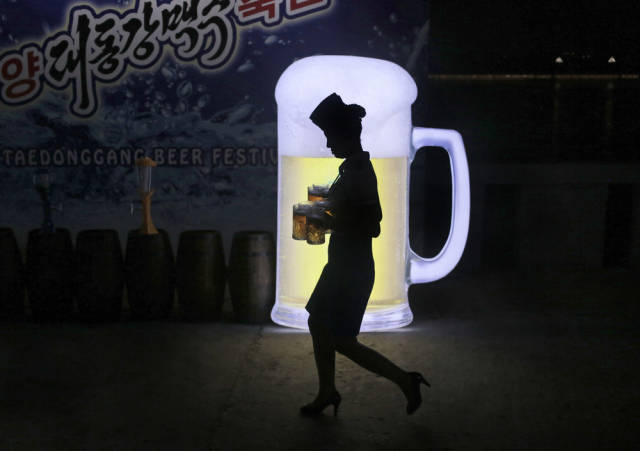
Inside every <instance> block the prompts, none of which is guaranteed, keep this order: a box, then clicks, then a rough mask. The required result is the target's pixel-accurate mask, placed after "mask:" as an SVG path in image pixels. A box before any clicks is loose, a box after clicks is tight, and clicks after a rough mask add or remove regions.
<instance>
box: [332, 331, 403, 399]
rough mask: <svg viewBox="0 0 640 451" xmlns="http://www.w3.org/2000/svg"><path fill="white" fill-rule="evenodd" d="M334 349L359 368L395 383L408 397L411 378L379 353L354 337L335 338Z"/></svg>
mask: <svg viewBox="0 0 640 451" xmlns="http://www.w3.org/2000/svg"><path fill="white" fill-rule="evenodd" d="M335 349H336V351H338V352H339V353H340V354H343V355H345V356H346V357H348V358H349V359H351V360H353V361H354V362H355V363H357V364H358V365H360V366H361V367H363V368H365V369H367V370H369V371H371V372H373V373H375V374H379V375H380V376H383V377H385V378H387V379H389V380H390V381H392V382H394V383H396V385H398V387H400V389H401V390H402V392H403V393H404V394H405V395H406V396H408V393H409V390H410V387H411V376H410V375H409V373H407V372H406V371H404V370H402V369H401V368H400V367H399V366H397V365H396V364H395V363H393V362H392V361H391V360H389V359H387V358H386V357H385V356H383V355H382V354H380V353H379V352H377V351H375V350H373V349H371V348H369V347H367V346H365V345H363V344H362V343H360V342H359V341H358V339H357V338H356V337H335Z"/></svg>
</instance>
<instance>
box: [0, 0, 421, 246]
mask: <svg viewBox="0 0 640 451" xmlns="http://www.w3.org/2000/svg"><path fill="white" fill-rule="evenodd" d="M427 6H428V5H427V2H426V1H424V0H410V1H403V2H396V1H392V0H384V1H376V2H354V1H347V0H235V1H234V0H173V1H163V0H135V1H129V0H95V1H92V2H79V1H67V0H60V1H56V2H51V1H48V0H46V1H45V0H2V1H0V87H1V88H0V102H1V103H0V205H2V208H1V209H0V226H2V227H12V228H13V229H14V231H15V232H16V235H17V236H18V239H19V241H20V244H21V246H24V244H25V240H26V235H27V233H28V231H29V230H30V229H33V228H37V227H39V226H40V224H41V223H42V210H41V205H40V201H39V197H38V194H37V192H36V190H35V188H34V186H33V174H34V173H35V171H36V170H37V169H39V168H48V169H49V170H50V172H51V173H52V174H53V175H54V183H53V187H52V197H53V199H52V201H53V204H54V205H58V204H60V203H62V207H63V208H62V211H54V213H53V220H54V224H55V225H56V226H58V227H66V228H69V229H71V231H72V232H73V233H77V232H78V231H80V230H84V229H91V228H114V229H117V230H119V231H120V233H121V239H122V238H124V237H125V236H126V235H125V232H126V231H127V230H130V229H133V228H135V227H138V226H139V225H140V222H141V221H140V217H139V214H140V213H139V212H136V211H135V209H134V210H133V212H134V216H132V213H131V212H132V208H131V205H132V203H133V204H134V205H135V204H136V203H138V204H139V195H138V192H137V188H138V181H137V177H136V171H135V166H134V163H135V160H136V159H137V158H140V157H142V156H149V157H151V158H152V159H153V160H155V161H156V162H157V164H158V166H157V167H155V168H153V173H152V174H153V175H152V187H153V188H154V189H155V190H156V192H155V194H154V196H153V204H152V205H153V209H152V215H153V218H154V222H155V224H156V226H157V227H158V228H163V229H166V230H167V231H168V232H169V233H170V235H171V238H172V242H173V244H174V246H177V236H178V234H179V233H180V232H181V231H184V230H190V229H215V230H219V231H220V232H222V234H223V237H224V239H225V243H226V247H227V251H228V246H229V242H230V238H231V235H232V234H233V232H235V231H239V230H247V229H264V230H269V231H272V232H275V227H276V189H277V154H276V139H277V136H276V103H275V99H274V89H275V85H276V82H277V80H278V77H279V76H280V74H281V73H282V72H283V71H284V70H285V69H286V68H287V67H288V66H289V65H290V64H291V63H293V62H294V61H295V60H297V59H300V58H303V57H306V56H311V55H316V54H345V55H360V56H369V57H375V58H382V59H386V60H389V61H393V62H395V63H397V64H399V65H401V66H403V67H404V68H405V69H407V70H408V71H409V72H410V73H411V74H412V75H413V76H414V78H415V79H416V82H417V83H418V84H419V85H420V83H421V81H423V80H426V41H427V35H428V28H429V21H428V8H427ZM318 76H319V77H321V76H322V74H318ZM328 94H329V93H328ZM329 155H330V153H329V151H328V150H327V156H329Z"/></svg>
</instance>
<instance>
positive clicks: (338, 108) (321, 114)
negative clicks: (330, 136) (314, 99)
mask: <svg viewBox="0 0 640 451" xmlns="http://www.w3.org/2000/svg"><path fill="white" fill-rule="evenodd" d="M364 115H365V111H364V108H362V107H361V106H359V105H346V104H345V103H344V102H343V101H342V98H341V97H340V96H339V95H338V94H336V93H335V92H334V93H332V94H331V95H329V96H327V97H326V98H325V99H324V100H323V101H322V102H320V103H319V104H318V106H317V107H316V108H315V109H314V110H313V112H312V113H311V116H309V119H311V121H312V122H313V123H314V124H316V125H317V126H318V127H320V128H321V129H322V130H324V131H326V130H331V129H335V128H336V127H340V126H344V121H345V120H348V119H351V118H353V117H354V116H357V117H358V118H363V117H364Z"/></svg>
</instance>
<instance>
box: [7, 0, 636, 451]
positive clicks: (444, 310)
mask: <svg viewBox="0 0 640 451" xmlns="http://www.w3.org/2000/svg"><path fill="white" fill-rule="evenodd" d="M347 1H351V0H336V3H337V4H338V5H337V6H336V8H335V11H333V12H332V13H331V14H332V15H331V21H332V22H331V23H330V24H329V23H327V24H324V25H323V22H322V20H320V21H318V22H310V23H309V24H303V25H292V26H290V27H288V28H287V29H286V33H287V36H288V37H289V38H292V41H294V45H293V46H289V47H285V46H283V47H278V48H276V47H269V48H262V47H260V46H259V45H257V44H253V45H254V47H251V48H250V46H249V44H248V42H249V40H251V39H253V42H254V43H258V44H259V43H261V42H263V41H264V38H265V37H266V36H267V35H268V34H269V33H268V32H263V31H262V30H259V29H255V30H252V31H251V32H250V33H247V34H245V35H244V38H243V39H244V43H243V44H241V47H240V48H241V49H242V53H241V54H239V55H238V58H237V60H236V61H234V67H233V69H232V70H230V71H229V72H227V73H226V75H225V76H224V77H227V80H236V81H238V83H239V84H241V85H242V88H238V85H236V84H234V83H233V82H232V81H227V84H228V86H227V85H225V84H224V83H222V82H220V84H219V85H216V86H215V90H216V92H217V93H218V95H219V97H218V98H217V100H216V102H217V103H216V104H215V107H214V106H213V105H211V106H210V110H207V113H209V114H212V115H214V116H213V117H215V113H216V111H215V108H218V107H223V109H227V108H230V109H233V108H236V107H237V106H238V100H237V97H238V95H240V94H242V95H244V94H245V92H246V93H247V94H249V96H250V100H248V101H247V102H246V103H251V104H252V108H253V109H251V110H250V111H252V114H250V115H248V116H246V117H243V118H242V120H243V121H246V122H247V123H251V124H252V125H256V122H257V124H264V123H267V122H268V121H275V103H274V102H271V103H268V102H263V104H260V100H259V96H260V93H261V92H265V90H270V89H271V86H272V85H273V84H275V81H276V79H277V76H278V74H279V73H280V72H281V71H282V69H283V68H284V67H286V65H288V64H289V62H290V60H291V58H292V57H293V56H295V55H297V54H298V53H300V51H301V49H304V48H305V47H310V46H317V47H318V48H321V52H322V53H331V52H333V51H336V52H339V53H343V52H342V51H341V49H343V48H344V46H345V45H346V44H345V43H348V44H349V45H352V46H353V52H352V53H357V54H361V55H363V56H378V57H383V55H381V52H382V51H383V50H381V49H384V52H386V53H385V54H384V57H386V58H387V59H391V60H393V61H396V62H398V63H399V64H401V65H405V64H406V62H407V58H408V53H409V50H407V49H409V48H410V46H411V45H413V43H412V39H413V38H414V37H415V36H416V34H417V33H418V31H419V28H420V27H421V26H423V25H424V23H425V21H426V19H427V18H429V19H430V21H429V35H428V41H427V43H426V46H425V48H424V49H423V50H422V51H421V52H420V55H419V58H418V59H417V61H416V64H415V66H413V68H412V70H411V72H412V75H413V76H414V78H415V79H416V82H417V84H418V88H419V96H418V99H417V101H416V103H415V104H414V106H413V110H412V111H413V122H414V125H416V126H427V127H436V128H450V129H455V130H458V131H459V132H460V133H461V135H462V136H463V138H464V142H465V147H466V151H467V157H468V161H469V168H470V177H471V196H472V197H471V221H470V229H469V238H468V241H467V246H466V248H465V253H464V255H463V257H462V259H461V261H460V263H459V264H458V266H457V267H456V268H455V269H454V270H453V272H452V273H451V274H449V275H448V276H447V277H445V278H444V279H442V280H439V281H436V282H434V283H430V284H422V285H414V286H411V287H410V288H409V301H410V304H411V308H412V310H413V312H414V314H415V321H414V323H413V324H411V325H410V326H409V327H406V328H403V329H402V330H398V331H394V332H385V333H367V334H361V335H360V337H359V339H360V340H361V341H362V342H363V343H365V344H367V345H372V346H373V347H374V348H375V349H377V350H379V351H381V352H383V353H384V354H385V355H387V356H389V357H390V358H391V359H392V360H394V362H397V363H398V364H400V365H401V366H403V368H406V369H411V370H412V369H414V368H415V369H418V370H420V371H424V372H425V375H427V377H428V378H429V379H430V380H431V382H432V384H433V388H432V389H430V390H429V391H428V392H427V391H426V390H423V396H424V398H425V403H424V405H423V406H422V407H421V409H420V410H419V411H418V412H417V414H416V415H415V416H413V417H406V415H405V414H404V411H403V409H404V404H403V403H404V398H403V397H402V395H401V394H400V393H399V392H395V391H394V390H395V388H390V387H391V385H390V384H389V382H388V381H385V380H382V378H380V377H374V376H372V375H370V374H368V373H366V372H364V371H363V370H361V369H360V368H359V367H356V365H353V364H351V363H350V362H349V361H347V360H346V358H344V357H342V356H338V357H337V369H338V373H337V381H338V383H339V385H340V391H341V393H342V395H343V399H344V401H343V406H342V407H341V409H342V410H341V413H340V414H339V415H341V416H338V418H337V419H334V418H333V417H331V416H330V415H328V414H326V413H325V415H323V416H321V417H320V418H319V419H317V420H311V421H303V420H302V419H300V418H298V416H297V408H298V406H299V405H301V404H302V403H303V402H307V401H308V399H307V398H309V399H310V398H311V397H312V396H313V395H314V390H315V388H316V385H315V383H316V379H315V373H314V371H315V369H314V367H313V360H312V359H313V357H312V348H311V341H310V338H309V336H308V334H307V333H306V332H305V333H298V332H297V331H294V330H288V329H286V328H281V327H277V326H274V325H273V324H263V325H254V326H250V325H241V324H236V323H235V322H234V321H233V320H232V319H231V314H230V310H231V306H230V305H229V300H228V299H227V301H226V302H227V304H226V306H225V312H226V313H225V315H226V316H225V319H224V321H222V322H221V323H218V324H213V325H212V324H209V323H202V324H185V323H182V322H180V321H179V320H175V321H174V320H172V321H169V322H147V323H144V322H142V323H140V322H132V321H128V320H127V318H125V319H124V320H123V321H120V322H118V323H115V324H98V325H87V324H84V323H81V322H74V323H71V324H35V323H32V322H30V321H29V320H23V321H16V322H10V321H5V322H3V323H1V324H0V419H1V420H2V421H0V448H1V449H7V450H13V449H15V450H28V449H29V450H31V449H45V450H58V449H59V450H65V451H66V450H75V449H78V450H83V449H92V450H93V449H99V450H103V449H104V450H107V449H109V450H112V449H127V450H128V449H132V450H147V449H148V450H154V451H156V450H159V449H162V450H165V449H166V450H177V449H181V450H182V449H184V450H191V449H194V450H200V449H260V450H280V449H287V450H293V449H296V450H297V449H309V450H316V449H317V450H321V449H322V450H324V449H350V450H363V451H364V450H367V451H369V450H372V449H375V450H396V449H407V450H421V451H423V450H432V449H433V450H474V451H475V450H487V451H488V450H514V449H518V450H573V449H576V450H578V449H579V450H616V451H618V450H628V449H634V448H635V447H636V446H637V443H638V442H639V436H638V432H637V426H638V418H640V396H639V394H640V393H639V388H638V383H637V381H638V377H639V376H640V374H639V370H640V368H639V366H638V358H637V356H638V349H639V347H638V345H639V338H638V337H639V336H638V330H639V329H638V326H639V324H638V314H639V312H640V310H639V308H638V307H639V304H640V296H638V290H637V280H638V276H640V147H639V144H638V143H640V114H639V113H638V111H640V27H639V26H638V23H639V19H640V2H636V1H622V0H609V1H587V0H580V1H577V0H576V1H567V2H561V1H532V0H522V1H508V0H494V1H462V0H429V1H428V2H427V1H423V2H404V1H399V2H387V1H381V2H378V1H366V2H365V1H362V2H358V6H357V7H354V6H353V4H349V5H348V6H347V4H346V2H347ZM36 3H40V2H36ZM95 3H99V2H95ZM112 3H113V2H112ZM340 3H342V7H339V6H340V5H339V4H340ZM0 4H1V5H2V6H3V7H5V8H6V9H7V10H8V11H10V10H14V11H18V8H21V7H23V5H21V3H20V1H9V0H0ZM392 13H394V14H395V18H396V19H394V20H388V18H389V17H390V14H392ZM28 15H29V16H30V17H37V18H38V19H37V20H35V21H34V27H41V22H42V20H41V19H42V17H48V18H50V20H51V21H52V22H51V23H50V25H51V27H52V28H54V27H55V25H56V24H55V23H53V21H54V20H55V19H54V18H60V12H59V11H58V10H57V9H56V6H55V2H42V4H41V5H38V7H37V8H35V7H34V8H32V11H29V12H28ZM358 20H361V21H364V22H365V23H368V24H369V23H375V22H377V23H378V24H377V29H373V28H371V29H369V27H367V29H366V30H365V29H362V28H360V27H358V26H357V25H355V24H356V23H357V22H358ZM2 26H3V27H5V28H6V27H7V26H8V25H5V24H3V25H2ZM304 27H313V28H308V29H305V28H304ZM281 32H282V33H283V34H284V31H278V34H280V33H281ZM302 34H307V35H308V36H309V37H313V38H310V39H311V40H307V41H306V42H305V43H295V42H296V41H295V38H297V37H300V36H301V35H302ZM36 35H37V36H40V35H41V32H40V30H39V29H38V31H37V33H36ZM395 35H398V36H404V39H403V40H402V42H397V43H394V42H392V41H393V36H395ZM5 38H6V33H5V34H4V35H3V36H2V39H5ZM399 39H402V38H399ZM3 42H4V41H3ZM5 43H6V42H5ZM389 44H394V46H389ZM403 46H405V47H404V49H403ZM251 49H254V50H258V49H259V50H260V51H264V52H265V53H264V54H262V56H257V55H254V54H252V53H251V52H252V51H253V50H251ZM318 52H320V50H319V51H318ZM310 53H311V54H312V53H315V52H310ZM252 55H253V56H252ZM611 57H613V58H614V60H615V62H613V61H611V62H610V58H611ZM557 58H561V60H562V62H557ZM247 59H252V60H253V70H252V71H249V72H238V71H237V67H238V66H239V65H242V64H245V63H246V61H247ZM256 74H262V75H263V76H262V77H261V78H260V82H259V83H256V84H255V85H252V84H251V83H249V82H250V81H251V80H252V79H253V78H255V76H256ZM193 76H194V77H198V75H197V74H195V73H194V74H193ZM224 77H222V78H221V80H222V79H224ZM222 85H224V86H222ZM222 87H224V88H225V89H221V88H222ZM240 103H241V105H240V106H242V104H243V103H244V101H243V102H240ZM260 108H262V109H260ZM214 122H215V121H214ZM267 125H268V124H267ZM69 139H71V138H69ZM267 139H274V135H273V134H271V135H269V134H267ZM448 165H449V163H448V158H447V156H446V153H445V152H443V151H442V150H438V149H428V151H421V152H419V153H418V154H417V156H416V159H415V160H414V163H413V165H412V168H411V193H410V218H409V221H410V229H411V235H410V240H411V245H412V248H413V249H414V250H416V251H417V252H418V253H419V254H421V255H426V256H433V255H435V254H437V252H438V251H439V250H440V249H441V247H442V245H443V243H444V241H445V240H446V237H447V234H448V228H449V222H448V219H447V218H448V217H449V213H450V202H451V190H450V187H449V183H450V180H449V177H448V173H449V166H448ZM246 174H247V173H246V172H244V173H243V172H242V171H241V170H238V171H236V170H235V169H234V170H233V171H230V177H231V178H230V179H229V180H232V181H233V182H236V183H237V185H234V186H241V182H242V180H243V179H249V178H250V177H247V176H246ZM269 174H270V177H271V178H275V174H274V173H273V172H271V173H269ZM212 176H215V174H214V173H213V172H212ZM254 178H255V177H254ZM130 179H131V182H132V183H130V184H129V185H128V186H127V188H126V189H127V190H130V191H132V190H133V186H134V185H133V176H131V177H130ZM25 180H26V178H25ZM225 180H226V179H225ZM270 180H271V179H270ZM21 183H22V182H21ZM215 183H220V181H219V180H218V179H211V184H212V186H213V185H214V184H215ZM5 186H8V185H5ZM20 186H21V187H23V189H24V190H25V191H27V190H32V187H31V186H30V182H29V180H26V181H24V183H22V184H21V185H20ZM2 187H3V185H2V181H0V188H2ZM225 187H226V189H227V190H228V189H229V188H228V186H226V185H225ZM132 192H133V191H132ZM238 192H239V195H242V190H239V191H238ZM5 194H6V193H5ZM178 194H180V195H181V196H182V198H179V199H178V201H179V202H182V203H184V202H183V201H182V200H180V199H184V193H178ZM33 196H34V198H35V194H33ZM96 196H97V197H96V199H98V200H99V201H102V199H103V198H104V196H105V194H103V193H102V192H99V193H98V194H96ZM176 196H177V194H176ZM207 196H209V197H211V196H213V197H215V195H209V194H207ZM207 196H205V197H207ZM167 197H168V194H167ZM266 197H268V196H266ZM225 199H226V198H225ZM79 200H80V201H82V202H85V201H87V200H88V198H82V199H79ZM89 200H94V199H89ZM223 200H224V199H223ZM263 200H264V199H263ZM265 202H266V200H265ZM221 205H224V202H223V203H222V204H221ZM204 207H206V208H203V209H202V210H200V211H206V212H209V213H207V214H210V212H211V211H213V210H212V209H213V208H217V207H213V206H211V205H204ZM29 208H32V210H33V211H34V212H35V213H34V217H39V214H40V212H39V210H38V209H39V205H37V204H36V206H34V207H29ZM65 208H66V207H65ZM118 208H120V207H118ZM173 208H174V207H173V206H169V207H167V210H170V209H173ZM159 209H160V208H159ZM159 209H158V210H159ZM154 211H155V210H154ZM215 211H217V210H215ZM3 213H4V211H0V214H3ZM12 213H13V214H15V215H17V214H18V213H17V211H16V212H12ZM105 215H106V214H105ZM123 215H124V214H123ZM203 217H204V214H203ZM210 217H212V218H213V219H212V223H215V220H217V218H219V217H220V216H215V215H213V214H211V216H210ZM67 218H68V216H67ZM127 218H128V217H127ZM161 218H162V219H161V220H162V221H167V222H168V221H169V220H170V219H171V218H170V217H168V216H167V217H164V216H161ZM174 219H175V221H176V223H178V224H179V227H182V228H185V227H186V225H184V224H186V222H184V221H187V220H188V219H189V218H188V217H187V216H186V215H185V216H180V217H177V218H174ZM83 220H84V219H83ZM161 220H159V221H158V222H161ZM86 221H89V219H88V218H87V219H86ZM181 221H183V222H181ZM269 221H271V222H275V220H273V221H272V220H271V219H269ZM229 222H231V225H229V228H230V229H231V228H237V227H239V226H243V227H244V226H245V225H246V223H244V222H239V223H234V222H232V220H231V219H229ZM267 222H268V221H267ZM20 224H21V226H22V227H23V228H26V225H27V222H26V221H22V222H21V223H20ZM2 225H3V226H4V225H5V224H4V223H3V224H2ZM272 225H273V224H272ZM129 227H130V224H126V226H124V227H123V228H129ZM194 228H195V227H194ZM176 230H178V226H176ZM122 238H123V235H122V234H121V239H122ZM23 241H24V240H23ZM174 245H175V243H174Z"/></svg>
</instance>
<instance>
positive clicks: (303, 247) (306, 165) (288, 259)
mask: <svg viewBox="0 0 640 451" xmlns="http://www.w3.org/2000/svg"><path fill="white" fill-rule="evenodd" d="M333 92H335V93H337V94H338V95H340V96H341V97H342V99H343V101H344V102H345V103H346V104H351V103H356V104H359V105H362V106H363V107H364V108H365V110H366V112H367V114H366V116H365V117H364V118H363V120H362V147H363V149H364V150H366V151H368V152H369V153H370V155H371V162H372V163H373V168H374V170H375V172H376V175H377V178H378V193H379V196H380V204H381V206H382V215H383V218H382V222H381V223H380V228H381V233H380V236H378V237H377V238H374V239H373V258H374V260H375V274H376V277H375V284H374V286H373V291H372V292H371V297H370V298H369V303H368V306H367V310H366V312H365V315H364V318H363V321H362V326H361V329H360V330H361V331H372V330H384V329H393V328H397V327H401V326H404V325H407V324H409V323H410V322H411V321H412V319H413V314H412V313H411V310H410V308H409V303H408V301H407V288H408V286H409V284H413V283H423V282H431V281H434V280H438V279H440V278H442V277H444V276H445V275H447V273H449V271H451V270H452V269H453V268H454V267H455V265H456V264H457V263H458V260H459V259H460V256H461V255H462V251H463V249H464V246H465V243H466V240H467V232H468V229H469V170H468V166H467V160H466V155H465V150H464V144H463V142H462V138H461V137H460V134H459V133H458V132H456V131H453V130H441V129H432V128H420V127H413V125H412V124H411V104H412V103H413V102H414V100H415V99H416V96H417V88H416V84H415V83H414V81H413V79H412V78H411V76H410V75H409V74H408V73H407V72H406V71H405V70H404V69H402V68H401V67H400V66H398V65H396V64H394V63H391V62H389V61H384V60H379V59H373V58H362V57H354V56H329V55H321V56H312V57H308V58H304V59H300V60H298V61H296V62H294V63H293V64H292V65H291V66H289V67H288V68H287V69H286V70H285V71H284V73H283V74H282V75H281V77H280V79H279V80H278V84H277V86H276V91H275V96H276V101H277V104H278V232H277V233H278V237H277V266H276V268H277V270H276V278H277V282H276V302H275V305H274V307H273V310H272V311H271V318H272V319H273V321H274V322H276V323H277V324H281V325H284V326H291V327H298V328H307V318H308V313H307V311H306V310H305V309H304V307H305V305H306V303H307V301H308V300H309V297H310V295H311V293H312V291H313V289H314V287H315V284H316V282H317V281H318V278H319V277H320V273H321V272H322V268H323V267H324V265H325V264H326V262H327V245H328V241H329V240H327V241H326V242H325V243H324V244H322V245H309V244H307V243H306V242H305V241H302V240H294V239H293V238H292V236H291V235H292V232H291V231H292V226H293V224H292V214H291V209H292V206H293V205H294V204H296V203H299V202H301V201H304V200H306V196H307V187H308V186H311V185H312V184H327V183H331V182H332V181H333V180H334V179H335V177H336V175H337V174H338V166H339V165H340V163H342V161H343V160H341V159H337V158H335V157H333V155H332V154H331V152H330V150H329V149H327V147H326V142H327V141H326V138H325V136H324V134H323V132H322V130H320V129H319V128H318V127H317V126H316V125H315V124H313V122H311V120H310V119H309V115H310V114H311V112H312V111H313V110H314V108H315V107H316V106H317V105H318V104H319V103H320V102H321V101H322V100H323V99H324V98H325V97H327V96H328V95H329V94H331V93H333ZM423 146H437V147H443V148H444V149H446V151H447V152H448V153H449V158H450V162H451V175H452V183H453V188H452V209H451V210H452V214H451V229H450V232H449V237H448V239H447V241H446V244H445V245H444V247H443V249H442V250H441V251H440V253H439V254H438V255H437V256H435V257H434V258H422V257H420V256H418V255H416V254H415V253H414V252H413V251H412V250H411V248H410V247H409V235H408V234H409V230H408V218H409V211H408V199H409V193H408V188H409V165H410V164H411V161H412V160H413V157H414V154H415V152H416V150H417V149H419V148H420V147H423ZM327 238H328V237H327ZM338 302H340V300H338Z"/></svg>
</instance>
